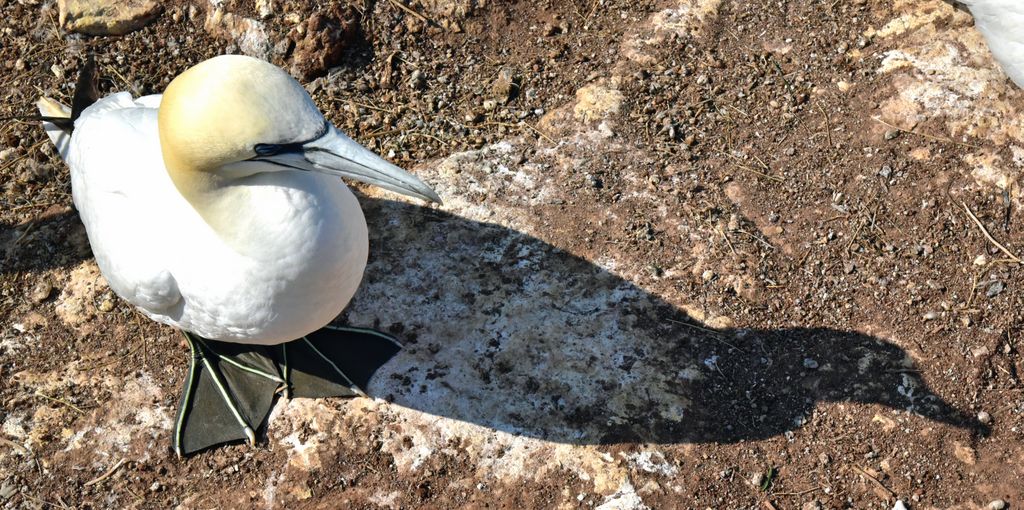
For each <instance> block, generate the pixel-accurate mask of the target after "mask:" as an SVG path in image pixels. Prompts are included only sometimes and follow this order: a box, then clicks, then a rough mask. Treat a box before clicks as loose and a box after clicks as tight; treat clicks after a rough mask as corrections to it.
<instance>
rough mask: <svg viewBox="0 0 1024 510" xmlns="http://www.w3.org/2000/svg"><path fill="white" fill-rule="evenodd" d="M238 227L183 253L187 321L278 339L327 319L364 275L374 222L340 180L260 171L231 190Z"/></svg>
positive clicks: (247, 339) (220, 333) (197, 327)
mask: <svg viewBox="0 0 1024 510" xmlns="http://www.w3.org/2000/svg"><path fill="white" fill-rule="evenodd" d="M231 193H233V194H235V196H234V197H233V200H235V205H234V207H235V212H233V215H234V216H233V221H232V222H231V224H232V230H231V231H230V232H218V233H216V234H217V236H218V238H219V242H215V243H208V248H209V252H206V253H204V252H203V251H202V250H199V251H196V252H193V253H190V254H189V255H188V256H186V257H182V258H181V259H180V267H178V268H176V269H175V270H174V271H173V273H174V274H175V275H176V277H177V278H178V284H179V287H180V288H181V291H182V295H183V297H184V306H183V309H182V319H183V323H182V324H181V325H182V326H183V327H186V329H190V330H192V331H195V332H197V333H199V334H200V335H203V336H206V337H207V338H214V339H219V340H227V341H238V342H244V343H262V344H275V343H280V342H286V341H290V340H294V339H296V338H299V337H301V336H303V335H305V334H308V333H310V332H312V331H315V330H316V329H319V328H321V327H323V326H324V325H325V324H327V323H328V322H330V321H331V320H332V319H333V318H334V317H336V316H337V315H338V314H339V313H340V312H341V311H342V309H343V308H344V307H345V305H347V304H348V302H349V300H351V298H352V296H353V295H354V294H355V291H356V289H357V288H358V286H359V283H360V281H361V280H362V274H363V270H364V268H365V267H366V257H367V251H368V245H367V232H366V221H365V219H364V218H363V213H362V210H361V209H360V207H359V204H358V202H357V201H356V199H355V196H354V195H353V194H352V192H351V191H350V190H349V189H348V188H347V187H346V186H345V185H344V184H343V183H342V182H341V181H340V180H339V179H337V178H334V177H329V176H324V175H318V174H312V173H309V174H307V173H303V172H290V171H289V172H276V173H268V174H260V175H257V176H253V178H251V179H247V180H246V182H245V183H243V184H241V185H239V186H236V189H234V190H233V191H231Z"/></svg>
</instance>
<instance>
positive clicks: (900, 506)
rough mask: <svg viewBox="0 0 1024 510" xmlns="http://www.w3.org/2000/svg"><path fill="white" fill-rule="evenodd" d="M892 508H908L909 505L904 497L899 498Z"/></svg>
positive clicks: (896, 509) (895, 509) (894, 509)
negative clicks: (904, 500)
mask: <svg viewBox="0 0 1024 510" xmlns="http://www.w3.org/2000/svg"><path fill="white" fill-rule="evenodd" d="M892 510H907V505H906V504H905V503H904V502H903V500H902V499H897V500H896V504H895V505H893V506H892Z"/></svg>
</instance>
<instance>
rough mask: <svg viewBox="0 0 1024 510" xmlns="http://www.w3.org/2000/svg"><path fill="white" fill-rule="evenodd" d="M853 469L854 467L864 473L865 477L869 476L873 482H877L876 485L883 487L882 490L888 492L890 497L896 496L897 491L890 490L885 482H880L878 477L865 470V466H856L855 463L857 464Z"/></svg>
mask: <svg viewBox="0 0 1024 510" xmlns="http://www.w3.org/2000/svg"><path fill="white" fill-rule="evenodd" d="M853 469H854V470H855V471H857V472H858V473H860V474H862V475H864V477H865V478H867V479H868V480H871V481H872V482H873V483H874V484H875V486H876V487H878V488H879V489H881V490H882V491H884V492H885V493H886V494H888V495H889V497H890V498H893V497H896V493H895V492H893V491H891V490H889V488H888V487H886V486H885V484H883V483H882V482H879V481H878V479H877V478H875V477H873V476H871V474H870V473H868V472H867V471H865V470H864V469H863V468H861V467H860V466H856V465H855V466H853Z"/></svg>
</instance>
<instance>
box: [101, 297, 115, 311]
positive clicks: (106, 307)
mask: <svg viewBox="0 0 1024 510" xmlns="http://www.w3.org/2000/svg"><path fill="white" fill-rule="evenodd" d="M98 308H99V309H100V311H101V312H109V311H111V310H113V309H114V301H113V300H110V299H104V300H103V301H102V302H101V303H100V306H99V307H98Z"/></svg>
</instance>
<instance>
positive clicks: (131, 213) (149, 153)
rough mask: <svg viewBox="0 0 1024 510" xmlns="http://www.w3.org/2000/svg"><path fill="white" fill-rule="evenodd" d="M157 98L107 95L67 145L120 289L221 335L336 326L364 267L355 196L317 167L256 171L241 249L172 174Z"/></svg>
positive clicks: (148, 306)
mask: <svg viewBox="0 0 1024 510" xmlns="http://www.w3.org/2000/svg"><path fill="white" fill-rule="evenodd" d="M159 102H160V96H147V97H144V98H140V99H139V100H136V101H133V100H132V99H131V97H130V96H129V94H128V93H125V92H122V93H119V94H115V95H112V96H109V97H106V98H104V99H102V100H100V101H99V102H97V103H96V104H94V105H92V106H91V107H89V108H87V109H86V110H85V111H84V112H83V114H82V116H81V117H80V118H79V119H78V121H77V122H76V124H75V133H74V136H73V137H72V139H71V144H70V146H69V148H68V157H67V163H68V166H69V167H70V168H71V182H72V190H73V194H74V200H75V206H76V207H77V208H78V211H79V214H80V215H81V217H82V222H83V223H84V224H85V228H86V231H87V232H88V234H89V242H90V244H91V245H92V249H93V253H94V254H95V256H96V262H97V263H98V264H99V266H100V269H101V271H102V272H103V274H104V275H105V276H106V278H107V281H108V282H109V284H110V286H111V288H112V289H113V290H114V291H115V292H116V293H117V294H118V295H119V296H121V297H122V298H124V299H125V300H127V301H129V302H130V303H132V304H133V305H135V306H137V307H139V309H140V310H142V311H143V312H145V313H146V314H147V315H149V316H150V317H151V318H153V319H154V320H157V321H159V322H163V323H165V324H169V325H171V326H175V327H178V328H181V329H185V330H187V331H191V332H193V333H196V334H198V335H200V336H203V337H206V338H211V339H217V340H230V341H238V342H244V343H280V342H285V341H290V340H294V339H296V338H299V337H301V336H303V335H305V334H308V333H309V332H311V331H314V330H316V329H319V328H320V327H322V326H323V325H324V324H327V323H328V322H330V321H331V319H333V318H334V317H336V316H337V315H338V313H340V312H341V310H342V308H344V306H345V305H346V304H347V303H348V301H349V300H350V299H351V298H352V295H353V294H354V293H355V291H356V288H357V287H358V285H359V282H360V280H361V278H362V274H363V269H364V267H365V265H366V255H367V233H366V222H365V220H364V219H363V213H362V210H361V209H360V208H359V204H358V203H357V202H356V199H355V197H354V196H353V195H352V192H351V191H349V189H348V187H347V186H345V184H344V183H343V182H342V181H341V179H339V178H337V177H332V176H328V175H324V174H320V173H313V172H295V171H292V172H269V173H261V174H257V175H254V176H252V177H249V178H247V179H246V182H245V183H244V184H240V185H239V186H243V187H244V188H243V189H244V191H245V193H246V195H248V197H247V199H248V200H247V203H248V205H249V206H250V207H245V208H243V209H241V210H238V211H236V215H237V220H238V230H236V231H235V238H237V239H241V240H242V241H241V242H240V243H237V244H238V245H236V246H232V245H231V244H229V243H228V242H227V241H226V240H225V239H224V238H223V237H222V236H221V235H219V234H218V232H216V231H214V229H213V228H212V227H211V226H210V225H209V224H208V223H207V222H206V221H205V220H204V219H203V218H202V217H201V216H200V215H199V214H198V213H197V211H196V209H195V208H194V207H193V206H192V204H190V203H189V202H188V201H186V200H185V198H184V197H183V196H182V195H181V193H179V192H178V190H177V189H176V188H175V186H174V183H173V182H172V181H171V178H170V177H169V175H168V173H167V169H166V168H165V167H164V163H163V158H162V156H161V151H160V139H159V136H158V133H157V107H158V106H159Z"/></svg>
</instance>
